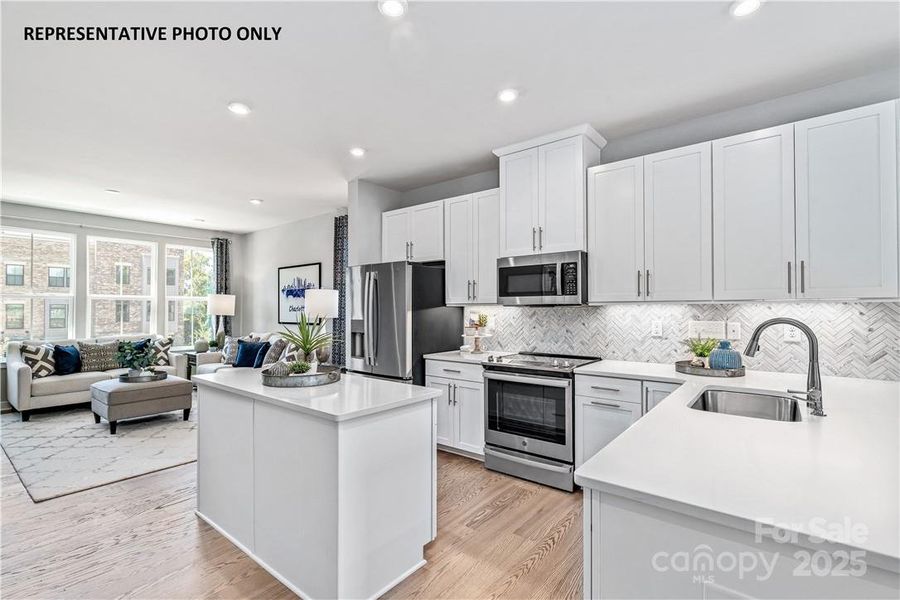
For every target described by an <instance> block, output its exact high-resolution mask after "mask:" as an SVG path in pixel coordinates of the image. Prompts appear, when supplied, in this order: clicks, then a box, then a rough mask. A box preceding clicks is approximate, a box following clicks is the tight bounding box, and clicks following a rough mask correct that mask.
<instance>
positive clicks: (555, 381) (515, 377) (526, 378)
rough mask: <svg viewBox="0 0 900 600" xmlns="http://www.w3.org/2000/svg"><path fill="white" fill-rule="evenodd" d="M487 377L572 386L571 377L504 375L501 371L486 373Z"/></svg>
mask: <svg viewBox="0 0 900 600" xmlns="http://www.w3.org/2000/svg"><path fill="white" fill-rule="evenodd" d="M484 378H485V379H493V380H495V381H510V382H512V383H528V384H532V385H548V386H550V387H559V388H568V387H572V380H571V379H560V378H557V377H532V376H529V375H503V374H501V373H488V372H485V374H484Z"/></svg>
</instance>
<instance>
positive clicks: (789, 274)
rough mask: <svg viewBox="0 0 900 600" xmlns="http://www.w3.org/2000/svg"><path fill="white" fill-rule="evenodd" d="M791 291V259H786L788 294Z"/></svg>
mask: <svg viewBox="0 0 900 600" xmlns="http://www.w3.org/2000/svg"><path fill="white" fill-rule="evenodd" d="M790 293H791V261H788V294H790Z"/></svg>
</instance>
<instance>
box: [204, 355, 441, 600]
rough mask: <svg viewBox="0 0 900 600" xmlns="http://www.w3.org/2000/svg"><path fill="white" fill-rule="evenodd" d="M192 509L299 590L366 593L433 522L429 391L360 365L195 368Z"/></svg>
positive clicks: (402, 560)
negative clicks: (344, 371)
mask: <svg viewBox="0 0 900 600" xmlns="http://www.w3.org/2000/svg"><path fill="white" fill-rule="evenodd" d="M193 381H194V382H196V383H197V388H198V413H199V435H198V451H197V514H198V516H200V517H201V518H202V519H203V520H204V521H206V522H207V523H209V524H210V525H212V526H213V527H214V528H215V529H217V530H218V531H219V532H220V533H222V534H223V535H224V536H225V537H227V538H228V539H229V540H231V541H232V542H234V543H235V544H236V545H237V546H238V547H239V548H240V549H241V550H243V551H244V552H245V553H247V554H248V555H249V556H250V557H251V558H252V559H253V560H255V561H256V562H257V563H259V565H260V566H262V567H263V568H264V569H266V570H267V571H269V572H270V573H271V574H272V575H274V576H275V577H276V578H278V579H279V580H280V581H281V582H282V583H284V584H285V585H287V586H288V587H289V588H290V589H291V590H292V591H294V592H296V593H297V594H299V595H300V596H302V597H303V598H375V597H377V596H380V595H381V594H383V593H384V592H386V591H387V590H389V589H390V588H392V587H393V586H395V585H396V584H397V583H399V582H400V581H402V580H403V579H405V578H406V577H407V576H408V575H410V574H411V573H412V572H413V571H415V570H416V569H418V568H419V567H421V566H422V565H424V564H425V560H424V558H423V546H424V545H425V544H427V543H428V542H430V541H431V540H433V539H434V537H435V534H436V523H435V515H436V512H435V503H436V496H435V492H436V453H435V447H436V446H435V431H434V425H435V416H434V415H435V413H434V398H436V397H437V396H438V395H439V392H437V391H435V390H432V389H428V388H424V387H420V386H414V385H407V384H402V383H397V382H391V381H384V380H380V379H375V378H369V377H363V376H360V375H352V374H350V375H344V376H343V377H342V379H341V380H340V381H339V382H337V383H334V384H331V385H326V386H322V387H314V388H272V387H264V386H263V385H262V382H261V378H260V373H259V370H254V369H223V370H220V371H218V372H217V373H214V374H211V375H199V376H196V377H194V379H193Z"/></svg>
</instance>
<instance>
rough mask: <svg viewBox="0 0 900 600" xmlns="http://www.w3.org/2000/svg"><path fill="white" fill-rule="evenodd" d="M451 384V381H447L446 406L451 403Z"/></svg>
mask: <svg viewBox="0 0 900 600" xmlns="http://www.w3.org/2000/svg"><path fill="white" fill-rule="evenodd" d="M452 385H453V384H452V383H450V382H447V406H450V405H451V404H453V399H452V398H451V397H450V386H452Z"/></svg>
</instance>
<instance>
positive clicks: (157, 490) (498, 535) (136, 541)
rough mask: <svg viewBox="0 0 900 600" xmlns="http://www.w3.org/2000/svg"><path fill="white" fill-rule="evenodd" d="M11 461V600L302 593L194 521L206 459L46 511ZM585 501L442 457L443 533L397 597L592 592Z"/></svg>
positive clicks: (1, 551)
mask: <svg viewBox="0 0 900 600" xmlns="http://www.w3.org/2000/svg"><path fill="white" fill-rule="evenodd" d="M0 460H2V465H0V486H2V506H0V508H2V515H0V523H2V532H0V533H2V535H0V597H3V598H5V599H12V598H91V599H100V598H159V599H175V598H266V599H268V598H272V599H277V598H293V597H295V596H294V595H293V593H291V592H290V591H289V590H288V589H287V588H285V587H284V586H283V585H282V584H281V583H279V582H278V581H277V580H275V579H274V578H273V577H272V576H270V575H269V574H268V573H266V572H265V571H263V570H262V569H261V568H260V567H258V566H257V565H256V563H254V562H253V561H252V560H250V559H249V558H247V557H246V556H244V554H243V553H241V552H240V551H239V550H237V548H235V547H234V546H233V545H232V544H231V543H230V542H228V541H227V540H225V538H223V537H222V536H220V535H219V534H218V533H216V532H215V531H214V530H213V529H212V528H211V527H209V526H208V525H206V524H204V523H203V522H202V521H200V520H199V519H198V518H197V517H196V516H195V515H194V512H193V511H194V507H195V492H196V487H195V485H196V484H195V476H196V466H195V465H194V464H191V465H184V466H182V467H176V468H173V469H169V470H166V471H161V472H158V473H153V474H150V475H145V476H143V477H138V478H135V479H130V480H127V481H122V482H119V483H115V484H112V485H108V486H103V487H100V488H96V489H93V490H88V491H86V492H82V493H79V494H73V495H71V496H65V497H62V498H57V499H54V500H49V501H47V502H42V503H39V504H34V503H32V502H31V499H30V498H29V497H28V494H27V493H26V492H25V489H24V488H23V487H22V484H21V483H20V482H19V479H18V477H17V475H16V473H15V470H14V469H13V468H12V465H11V464H10V463H9V460H8V459H7V458H6V456H5V455H3V456H2V459H0ZM581 553H582V546H581V494H580V493H576V494H567V493H565V492H560V491H557V490H553V489H550V488H546V487H542V486H539V485H536V484H532V483H529V482H527V481H521V480H518V479H514V478H511V477H506V476H504V475H500V474H498V473H493V472H491V471H487V470H485V469H484V468H483V467H482V465H481V463H478V462H476V461H473V460H470V459H467V458H463V457H459V456H455V455H452V454H447V453H444V452H439V453H438V537H437V539H436V540H435V541H434V542H432V543H431V544H429V545H428V546H427V547H426V550H425V556H426V559H427V560H428V564H427V565H426V566H425V567H423V568H422V569H420V570H419V571H417V572H416V573H415V574H413V575H412V576H411V577H410V578H409V579H407V580H406V581H404V582H403V583H401V584H400V585H398V586H397V587H395V588H394V589H392V590H390V592H388V594H386V596H385V597H386V598H423V599H432V598H517V599H518V598H578V597H581Z"/></svg>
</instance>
